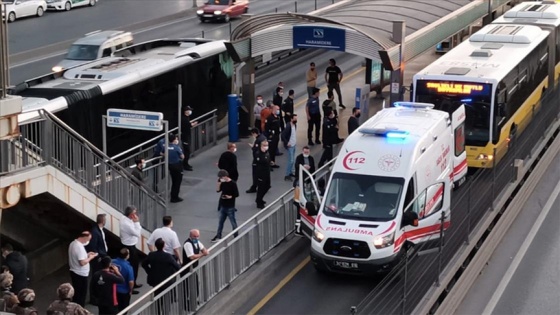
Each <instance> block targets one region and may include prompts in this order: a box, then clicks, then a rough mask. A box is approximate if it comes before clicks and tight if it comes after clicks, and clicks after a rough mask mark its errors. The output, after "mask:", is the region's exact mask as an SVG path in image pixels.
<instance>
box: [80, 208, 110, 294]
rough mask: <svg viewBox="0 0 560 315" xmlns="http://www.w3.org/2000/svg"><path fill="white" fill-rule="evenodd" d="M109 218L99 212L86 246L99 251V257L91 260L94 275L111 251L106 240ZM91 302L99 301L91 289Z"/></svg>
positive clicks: (92, 250) (88, 249) (95, 251)
mask: <svg viewBox="0 0 560 315" xmlns="http://www.w3.org/2000/svg"><path fill="white" fill-rule="evenodd" d="M106 222H107V219H106V217H105V214H104V213H102V214H98V215H97V218H96V224H95V225H94V226H93V227H92V229H91V231H90V233H91V240H90V241H89V244H88V246H86V251H88V252H94V253H97V257H95V258H94V259H93V260H92V261H90V262H89V269H90V272H91V274H92V275H94V274H95V273H96V272H97V271H99V270H100V269H101V260H102V259H103V257H107V252H108V251H109V247H107V241H106V240H105V232H107V230H106V229H105V223H106ZM90 303H91V304H93V305H97V301H96V300H95V296H94V295H93V292H91V290H90Z"/></svg>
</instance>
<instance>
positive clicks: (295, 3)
mask: <svg viewBox="0 0 560 315" xmlns="http://www.w3.org/2000/svg"><path fill="white" fill-rule="evenodd" d="M294 6H295V7H296V13H297V1H294Z"/></svg>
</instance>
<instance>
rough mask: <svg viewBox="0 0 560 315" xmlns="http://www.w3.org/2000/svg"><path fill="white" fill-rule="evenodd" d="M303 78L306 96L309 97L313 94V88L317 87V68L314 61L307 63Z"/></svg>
mask: <svg viewBox="0 0 560 315" xmlns="http://www.w3.org/2000/svg"><path fill="white" fill-rule="evenodd" d="M305 78H306V80H307V97H308V98H311V96H313V89H314V88H316V87H317V70H315V63H314V62H312V63H310V64H309V69H307V72H306V73H305Z"/></svg>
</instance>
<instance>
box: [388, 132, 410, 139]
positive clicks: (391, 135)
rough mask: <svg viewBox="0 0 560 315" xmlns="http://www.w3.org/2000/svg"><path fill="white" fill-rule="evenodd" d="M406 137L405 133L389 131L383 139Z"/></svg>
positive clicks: (406, 133)
mask: <svg viewBox="0 0 560 315" xmlns="http://www.w3.org/2000/svg"><path fill="white" fill-rule="evenodd" d="M407 136H408V132H406V131H389V132H387V133H386V134H385V137H387V138H390V139H405V138H406V137H407Z"/></svg>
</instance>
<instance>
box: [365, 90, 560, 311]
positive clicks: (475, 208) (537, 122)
mask: <svg viewBox="0 0 560 315" xmlns="http://www.w3.org/2000/svg"><path fill="white" fill-rule="evenodd" d="M559 98H560V89H558V88H557V89H555V90H554V91H548V93H547V94H546V95H545V96H544V98H543V99H542V101H541V102H539V103H537V104H535V105H534V106H533V108H532V112H531V114H530V115H529V116H528V117H527V119H526V120H525V121H524V122H522V123H521V124H520V126H518V130H519V131H520V132H521V130H523V129H524V130H523V132H522V133H518V134H517V135H516V136H515V137H514V138H513V139H512V141H511V142H510V143H509V145H507V146H502V147H500V148H498V149H496V150H495V152H494V156H498V157H500V156H501V157H502V158H501V161H500V162H498V163H497V165H496V164H495V165H494V167H493V168H488V169H481V170H479V171H478V172H477V173H476V174H475V175H474V176H473V177H472V178H471V179H470V180H469V181H468V182H467V183H466V184H465V187H461V188H459V190H458V191H457V192H455V193H454V195H453V196H452V200H453V205H452V209H451V227H450V229H448V230H447V231H446V232H445V238H442V239H441V240H442V241H443V242H441V243H439V244H438V246H436V247H435V248H429V247H427V246H428V245H429V244H425V245H424V246H420V247H419V248H415V249H414V250H413V251H412V252H411V253H409V255H408V258H407V259H406V260H405V261H404V262H403V263H402V264H401V265H400V266H399V267H398V268H395V269H394V270H393V271H392V272H391V273H390V274H389V275H388V276H386V277H385V278H384V279H383V281H382V282H381V283H379V284H378V285H377V286H376V287H375V289H374V290H373V291H372V292H370V294H369V295H368V296H366V297H365V298H364V299H363V300H362V302H360V303H359V304H358V305H357V307H356V308H355V309H354V310H355V312H356V313H357V314H395V313H400V314H428V313H430V314H431V313H433V312H435V311H436V310H437V308H438V307H439V305H440V303H442V301H443V300H444V299H445V297H446V295H447V293H448V292H449V291H450V290H451V289H452V288H453V286H454V284H455V283H456V281H458V279H459V278H460V276H461V274H462V273H463V271H464V270H465V268H467V266H468V265H469V263H470V261H471V259H472V257H473V256H474V255H475V253H476V251H477V250H478V248H480V246H481V244H482V243H483V242H484V240H485V238H486V236H487V235H488V234H489V232H490V231H491V230H492V228H493V226H494V225H495V224H496V222H497V221H498V220H499V218H500V217H501V216H502V215H503V213H504V212H506V211H508V209H509V208H508V207H507V206H508V204H509V202H510V201H511V198H510V197H511V196H512V194H514V192H515V191H516V189H517V188H518V185H520V183H522V182H523V175H524V174H523V173H522V172H521V170H520V169H521V168H523V169H524V170H525V171H526V170H527V169H529V168H530V166H531V165H530V163H529V161H530V162H531V163H534V162H535V160H537V159H535V158H534V157H535V154H536V153H538V152H535V151H534V148H535V147H536V145H537V147H540V148H541V149H542V147H544V146H545V144H546V142H547V141H548V138H547V137H550V134H551V132H552V131H556V132H558V130H559V129H560V122H559V121H558V119H559V118H560V115H559V113H560V102H558V99H559ZM506 152H507V153H506ZM494 161H496V160H494ZM483 218H484V219H483ZM481 222H483V223H481ZM432 245H433V244H432ZM449 310H451V308H448V309H447V311H449Z"/></svg>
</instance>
